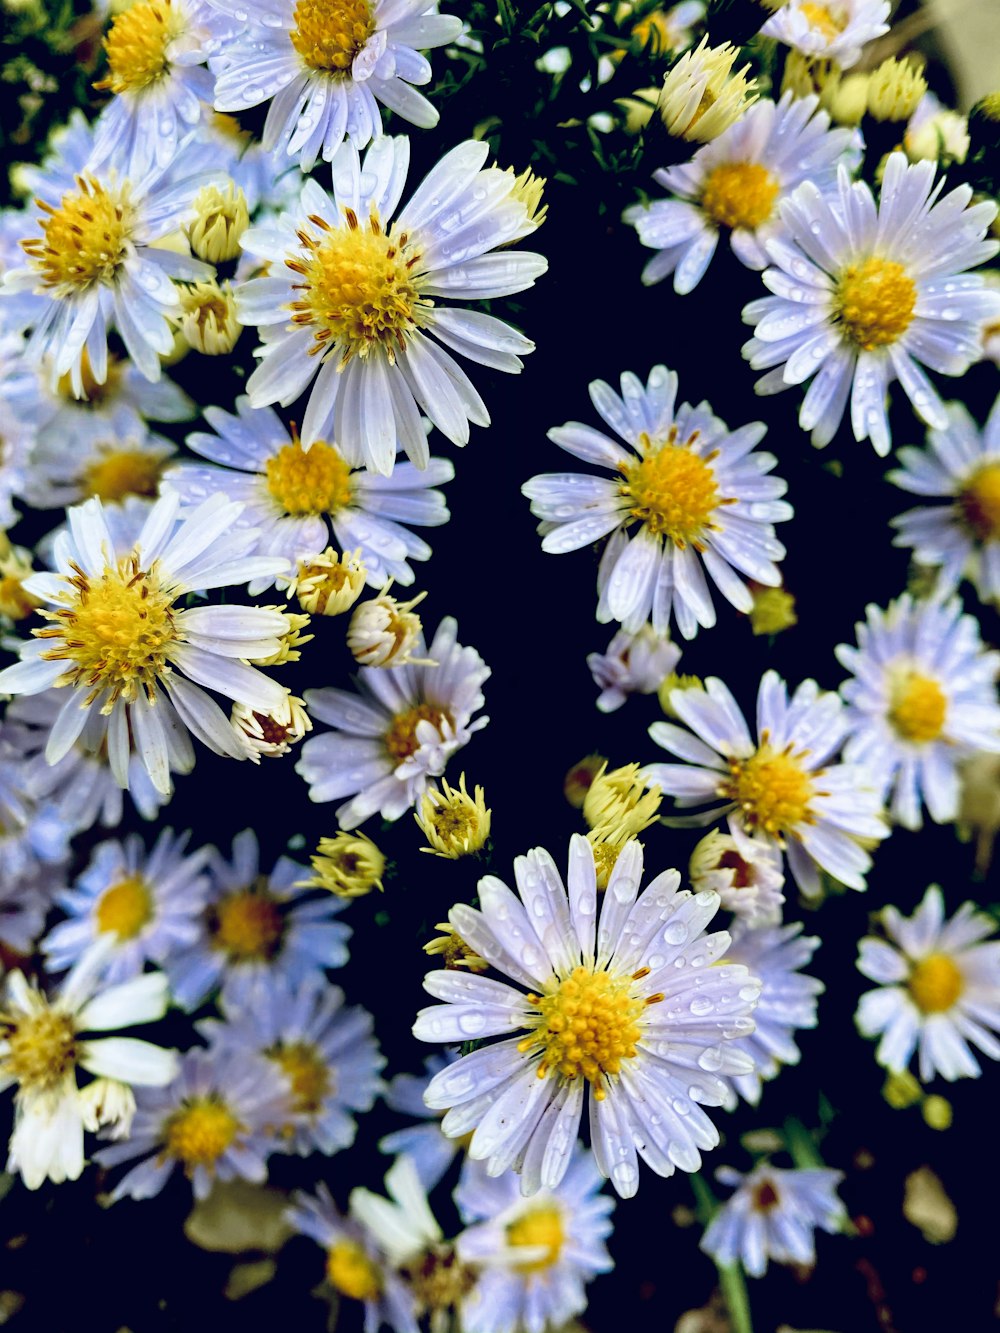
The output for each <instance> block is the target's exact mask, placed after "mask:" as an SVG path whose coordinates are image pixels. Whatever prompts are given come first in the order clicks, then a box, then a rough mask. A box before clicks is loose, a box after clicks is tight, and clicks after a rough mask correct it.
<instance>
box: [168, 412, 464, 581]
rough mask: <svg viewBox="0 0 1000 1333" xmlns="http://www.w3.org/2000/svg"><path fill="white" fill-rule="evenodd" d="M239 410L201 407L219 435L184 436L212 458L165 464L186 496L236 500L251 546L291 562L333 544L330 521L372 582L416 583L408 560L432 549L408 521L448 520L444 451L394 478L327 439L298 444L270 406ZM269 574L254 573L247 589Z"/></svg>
mask: <svg viewBox="0 0 1000 1333" xmlns="http://www.w3.org/2000/svg"><path fill="white" fill-rule="evenodd" d="M236 413H237V415H236V416H231V415H230V414H229V413H228V412H224V411H223V410H222V408H221V407H209V408H206V409H205V419H206V420H207V421H208V423H209V425H210V426H211V427H212V429H213V430H214V431H215V434H214V435H210V434H208V433H207V432H206V431H195V433H194V434H193V435H189V436H188V439H187V443H188V447H189V448H190V449H193V450H194V452H195V453H196V454H201V456H202V457H203V458H207V459H209V460H210V465H209V466H206V465H204V464H201V463H181V464H180V465H179V466H177V467H174V468H171V470H170V471H169V472H168V473H167V477H166V481H167V484H168V485H169V486H171V487H172V488H173V489H174V490H176V491H177V492H178V493H179V494H180V496H181V497H182V499H183V500H184V501H185V503H186V504H196V503H198V501H199V500H203V499H204V498H205V497H206V496H208V495H217V494H220V493H221V494H224V495H226V496H227V497H228V498H229V499H231V500H239V501H241V502H242V503H243V505H244V509H243V513H242V514H241V515H240V518H239V520H238V524H239V526H241V527H242V526H246V527H251V526H252V527H255V528H257V529H258V530H259V536H258V541H257V546H256V550H257V552H258V553H259V554H262V555H264V554H266V555H276V556H282V557H284V558H285V559H286V560H288V561H289V563H290V565H291V568H292V570H293V571H294V569H295V565H296V562H297V561H299V560H300V559H307V558H308V557H310V556H314V555H316V554H317V553H318V552H321V551H324V550H325V549H326V548H327V546H329V544H330V528H331V527H332V529H333V536H334V541H335V543H336V545H337V546H338V547H339V549H340V550H342V551H357V550H360V552H361V558H362V560H363V562H364V566H365V571H366V578H367V581H368V583H369V584H370V585H371V586H372V587H373V588H381V587H382V585H383V584H384V583H385V582H386V580H387V579H390V578H391V579H394V580H395V581H396V582H397V583H400V584H402V585H403V586H404V587H408V586H409V585H410V584H411V583H412V582H413V579H414V574H413V569H412V567H411V566H410V564H409V561H410V560H427V559H429V558H430V554H431V548H430V547H429V546H428V545H427V543H426V542H425V541H422V540H421V539H420V538H419V537H417V536H415V535H414V533H412V532H410V530H409V528H410V526H411V525H412V526H413V527H440V526H441V524H443V523H447V522H448V519H449V518H450V514H449V513H448V507H447V505H446V504H445V499H444V495H443V494H442V492H441V491H439V490H435V489H434V488H435V487H436V486H439V485H441V484H442V483H444V482H448V481H451V479H452V478H453V477H454V475H455V469H454V467H453V466H452V464H451V463H450V462H449V460H448V459H445V458H432V459H430V460H429V461H428V462H427V464H426V466H425V467H424V468H423V469H422V470H418V469H417V468H416V467H414V465H413V464H412V463H397V464H396V466H395V467H394V469H393V470H392V475H391V476H390V477H379V476H373V475H371V474H370V473H368V472H365V471H364V470H358V471H355V470H354V468H352V466H351V464H350V463H348V462H347V460H346V459H345V457H344V455H343V453H342V452H341V450H340V449H339V448H338V447H337V445H336V444H334V443H333V442H332V441H330V442H329V443H328V442H327V441H326V440H316V441H314V443H313V444H312V446H311V447H310V448H309V449H308V450H307V449H304V448H303V446H302V442H301V441H300V440H299V438H298V436H297V435H290V434H289V433H288V430H287V429H286V427H285V426H284V424H283V423H282V421H281V419H280V417H279V416H278V414H277V413H276V412H274V411H273V410H272V409H271V408H269V407H262V408H252V407H251V406H250V400H249V399H248V398H245V397H241V398H238V399H237V400H236ZM404 525H405V526H404ZM273 582H274V580H273V579H267V580H264V579H259V580H255V581H254V582H253V583H252V584H251V585H250V592H251V594H254V593H258V592H260V591H262V589H263V588H265V587H267V586H268V584H269V583H273Z"/></svg>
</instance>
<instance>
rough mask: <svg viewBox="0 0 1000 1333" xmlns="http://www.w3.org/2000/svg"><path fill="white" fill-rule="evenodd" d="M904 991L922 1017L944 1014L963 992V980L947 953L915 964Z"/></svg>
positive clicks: (928, 956)
mask: <svg viewBox="0 0 1000 1333" xmlns="http://www.w3.org/2000/svg"><path fill="white" fill-rule="evenodd" d="M906 988H907V990H908V991H909V992H910V998H911V999H912V1000H913V1003H914V1004H915V1005H916V1006H917V1008H918V1009H919V1010H920V1012H921V1013H923V1014H943V1013H944V1012H945V1010H946V1009H950V1008H951V1007H952V1005H954V1003H955V1001H956V1000H957V999H958V997H959V996H960V995H961V994H962V992H963V991H964V990H965V978H964V977H963V976H962V973H961V970H960V969H959V966H958V964H957V963H956V962H955V961H954V960H953V959H952V958H949V956H948V955H947V954H946V953H932V954H928V955H927V957H926V958H922V959H921V960H920V962H919V963H914V965H913V968H912V970H911V972H910V975H909V977H908V979H907V982H906Z"/></svg>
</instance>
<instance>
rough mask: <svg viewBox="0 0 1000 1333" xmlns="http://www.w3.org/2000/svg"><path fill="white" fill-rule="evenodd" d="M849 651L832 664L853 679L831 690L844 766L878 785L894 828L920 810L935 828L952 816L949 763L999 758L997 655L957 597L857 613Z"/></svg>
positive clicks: (953, 777)
mask: <svg viewBox="0 0 1000 1333" xmlns="http://www.w3.org/2000/svg"><path fill="white" fill-rule="evenodd" d="M855 629H856V631H857V638H858V646H857V648H854V647H851V646H849V645H847V644H840V646H839V647H838V648H837V649H836V653H837V660H838V661H839V662H840V664H841V666H843V667H845V668H846V669H847V670H848V671H850V672H851V675H852V676H853V677H854V678H853V679H852V680H847V681H845V682H844V684H843V685H842V686H841V687H840V690H841V694H842V695H843V696H844V698H845V700H846V701H847V704H848V709H847V728H848V741H847V745H846V746H845V748H844V757H845V759H847V760H848V762H850V763H855V764H859V765H863V766H864V767H865V768H866V769H867V770H868V772H869V773H871V774H872V776H873V778H874V779H875V780H876V781H877V782H878V783H879V784H880V785H881V788H882V792H883V798H884V799H885V801H886V802H887V803H888V804H889V807H890V814H891V815H892V818H893V819H894V820H896V822H897V823H899V824H902V825H903V827H904V828H910V829H918V828H920V826H921V824H922V822H923V821H922V816H921V806H922V805H923V803H924V802H926V804H927V809H928V811H929V812H930V816H931V818H932V819H933V820H934V822H935V823H937V824H946V823H949V822H950V821H951V820H953V819H954V818H955V817H956V815H957V814H958V801H959V776H958V764H959V762H960V760H962V759H967V758H969V756H971V755H972V754H974V753H976V752H977V751H988V752H991V753H994V754H995V753H998V752H1000V700H998V698H997V685H996V681H997V676H998V674H1000V654H998V653H995V652H987V651H986V650H985V649H984V647H983V644H982V640H981V639H980V637H979V624H978V622H977V621H976V619H975V617H974V616H969V615H963V614H962V604H961V602H960V601H959V600H958V598H957V597H955V598H951V599H950V600H949V601H946V602H942V601H940V600H937V599H935V600H931V601H925V602H920V601H917V602H915V601H914V600H913V599H912V598H911V597H910V596H909V595H908V594H904V595H903V596H902V597H899V598H897V600H896V601H894V602H891V603H890V604H889V607H888V608H887V609H886V610H884V611H883V610H882V609H881V608H880V607H877V606H869V607H868V608H867V621H866V622H865V623H863V624H861V623H859V624H858V625H856V626H855Z"/></svg>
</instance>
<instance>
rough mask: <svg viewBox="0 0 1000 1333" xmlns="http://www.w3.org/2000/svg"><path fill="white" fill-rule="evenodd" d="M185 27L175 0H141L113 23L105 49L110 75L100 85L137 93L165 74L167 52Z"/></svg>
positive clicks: (114, 90)
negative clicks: (174, 2)
mask: <svg viewBox="0 0 1000 1333" xmlns="http://www.w3.org/2000/svg"><path fill="white" fill-rule="evenodd" d="M183 29H184V16H183V14H182V13H181V12H180V10H179V9H178V7H177V6H176V5H174V4H172V3H171V0H137V3H135V4H133V5H130V6H129V8H128V9H126V10H124V11H123V12H122V13H121V14H119V15H118V17H117V18H116V19H115V20H114V22H113V23H112V24H111V28H110V30H109V32H108V35H107V37H105V39H104V49H105V51H107V53H108V70H109V73H108V76H107V78H105V79H102V80H101V81H100V83H97V84H95V85H94V86H95V87H96V88H109V89H110V90H111V91H112V92H113V93H137V92H140V91H141V90H142V89H143V88H148V87H149V85H150V84H151V83H156V82H157V80H159V79H161V78H163V76H164V74H166V73H167V71H168V66H169V59H168V55H167V52H168V50H169V47H170V44H171V42H173V41H174V40H175V38H177V37H179V36H180V34H181V32H182V31H183Z"/></svg>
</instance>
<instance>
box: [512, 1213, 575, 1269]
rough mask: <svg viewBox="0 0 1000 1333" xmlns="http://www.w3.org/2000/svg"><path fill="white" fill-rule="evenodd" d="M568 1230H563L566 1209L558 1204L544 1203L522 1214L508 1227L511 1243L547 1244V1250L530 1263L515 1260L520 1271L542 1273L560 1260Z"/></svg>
mask: <svg viewBox="0 0 1000 1333" xmlns="http://www.w3.org/2000/svg"><path fill="white" fill-rule="evenodd" d="M564 1240H565V1232H564V1231H563V1219H562V1211H561V1209H559V1208H558V1207H557V1206H556V1205H555V1204H544V1205H543V1206H542V1207H540V1208H534V1209H532V1211H531V1212H530V1213H525V1215H524V1217H519V1218H518V1220H517V1221H516V1222H512V1223H511V1224H510V1226H509V1227H508V1228H507V1244H508V1245H511V1246H515V1247H516V1246H521V1245H532V1246H535V1247H537V1246H539V1245H544V1246H545V1247H546V1252H545V1254H543V1255H542V1257H541V1258H540V1259H532V1260H531V1261H530V1262H529V1263H524V1264H515V1265H514V1271H515V1272H516V1273H541V1272H542V1271H543V1270H544V1269H546V1268H551V1267H552V1265H553V1264H554V1263H557V1262H558V1260H559V1255H560V1252H561V1251H562V1246H563V1241H564Z"/></svg>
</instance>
